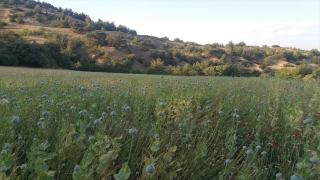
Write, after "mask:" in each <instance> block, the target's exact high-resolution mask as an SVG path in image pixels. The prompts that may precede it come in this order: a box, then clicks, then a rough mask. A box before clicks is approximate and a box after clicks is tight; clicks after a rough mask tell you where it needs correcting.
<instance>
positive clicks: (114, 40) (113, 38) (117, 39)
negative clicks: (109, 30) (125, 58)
mask: <svg viewBox="0 0 320 180" xmlns="http://www.w3.org/2000/svg"><path fill="white" fill-rule="evenodd" d="M106 41H107V46H109V47H115V48H117V49H123V48H126V47H127V41H126V40H125V39H124V37H123V36H122V34H121V33H120V32H119V33H117V35H110V36H107V38H106Z"/></svg>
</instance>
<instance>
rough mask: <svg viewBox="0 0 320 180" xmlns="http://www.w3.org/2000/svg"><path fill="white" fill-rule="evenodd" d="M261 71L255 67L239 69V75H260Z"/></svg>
mask: <svg viewBox="0 0 320 180" xmlns="http://www.w3.org/2000/svg"><path fill="white" fill-rule="evenodd" d="M260 75H261V71H259V70H256V69H241V71H240V76H244V77H260Z"/></svg>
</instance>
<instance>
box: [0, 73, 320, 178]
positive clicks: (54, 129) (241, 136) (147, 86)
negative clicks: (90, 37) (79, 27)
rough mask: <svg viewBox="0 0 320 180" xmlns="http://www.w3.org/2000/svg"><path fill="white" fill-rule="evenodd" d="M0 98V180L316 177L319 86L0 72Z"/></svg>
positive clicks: (224, 79) (319, 133)
mask: <svg viewBox="0 0 320 180" xmlns="http://www.w3.org/2000/svg"><path fill="white" fill-rule="evenodd" d="M0 100H1V101H0V151H1V154H0V168H1V169H0V179H1V180H2V179H5V178H6V177H7V178H8V179H41V180H42V179H61V180H65V179H75V180H90V179H104V180H109V179H119V180H120V179H160V180H167V179H182V180H187V179H190V180H198V179H199V180H207V179H221V180H228V179H239V180H245V179H253V180H270V179H279V180H280V179H286V180H288V179H290V178H291V179H292V180H300V179H302V178H303V179H305V180H307V179H310V180H311V179H319V178H320V174H319V172H320V165H319V163H317V161H319V158H320V157H319V156H320V123H319V118H320V116H319V117H318V114H320V112H319V111H320V83H319V81H299V80H290V81H289V80H279V79H260V78H231V77H230V78H228V77H173V76H152V75H134V74H109V73H89V72H75V71H62V70H44V69H42V70H40V69H27V68H5V67H0ZM318 112H319V113H318ZM279 173H281V174H282V178H281V177H280V176H281V174H279ZM300 176H302V178H299V177H300Z"/></svg>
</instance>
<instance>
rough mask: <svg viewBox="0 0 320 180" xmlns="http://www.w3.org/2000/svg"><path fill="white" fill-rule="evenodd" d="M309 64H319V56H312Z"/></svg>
mask: <svg viewBox="0 0 320 180" xmlns="http://www.w3.org/2000/svg"><path fill="white" fill-rule="evenodd" d="M311 62H312V63H314V64H320V56H313V57H312V60H311Z"/></svg>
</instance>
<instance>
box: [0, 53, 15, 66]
mask: <svg viewBox="0 0 320 180" xmlns="http://www.w3.org/2000/svg"><path fill="white" fill-rule="evenodd" d="M18 64H19V61H18V59H17V58H16V57H15V56H14V55H7V54H0V65H1V66H17V65H18Z"/></svg>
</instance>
